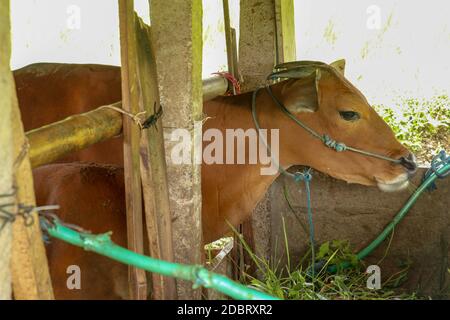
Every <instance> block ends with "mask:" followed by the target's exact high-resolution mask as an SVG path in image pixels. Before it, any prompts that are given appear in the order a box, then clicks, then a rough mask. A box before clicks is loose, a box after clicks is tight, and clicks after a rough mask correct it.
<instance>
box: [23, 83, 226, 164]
mask: <svg viewBox="0 0 450 320" xmlns="http://www.w3.org/2000/svg"><path fill="white" fill-rule="evenodd" d="M227 88H228V81H227V80H226V79H224V78H223V77H211V78H208V79H204V80H203V93H204V95H203V100H204V101H208V100H211V99H214V98H216V97H217V96H220V95H223V94H224V93H225V92H226V91H227ZM109 107H114V108H119V109H121V108H122V102H117V103H115V104H112V105H108V106H102V107H99V108H97V109H94V110H92V111H89V112H86V113H81V114H77V115H74V116H71V117H68V118H66V119H64V120H61V121H58V122H54V123H51V124H49V125H46V126H43V127H40V128H37V129H33V130H30V131H28V132H27V133H26V135H27V138H28V141H29V143H30V150H29V156H30V161H31V166H32V167H33V168H37V167H39V166H42V165H45V164H48V163H52V162H54V161H56V160H58V159H60V158H62V157H64V156H66V155H68V154H71V153H73V152H76V151H79V150H82V149H84V148H87V147H89V146H91V145H93V144H95V143H98V142H101V141H104V140H107V139H110V138H113V137H115V136H117V135H120V134H121V132H122V114H121V113H120V112H117V111H115V110H112V109H110V108H109Z"/></svg>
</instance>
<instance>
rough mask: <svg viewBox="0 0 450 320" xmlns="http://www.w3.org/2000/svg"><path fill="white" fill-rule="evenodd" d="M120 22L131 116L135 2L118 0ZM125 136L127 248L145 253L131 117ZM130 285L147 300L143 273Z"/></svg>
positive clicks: (133, 273) (135, 84) (134, 271)
mask: <svg viewBox="0 0 450 320" xmlns="http://www.w3.org/2000/svg"><path fill="white" fill-rule="evenodd" d="M119 21H120V47H121V60H122V68H121V70H122V103H123V109H124V110H125V111H127V112H130V113H132V114H138V113H139V90H138V89H139V79H138V74H137V66H138V64H137V47H136V32H135V16H134V1H133V0H119ZM123 135H124V174H125V192H126V196H125V200H126V208H127V235H128V248H129V249H130V250H132V251H134V252H137V253H141V254H142V253H143V252H144V235H143V221H142V190H141V175H140V154H139V144H140V128H139V126H137V125H136V124H135V123H134V122H133V121H132V120H131V119H130V118H129V117H125V118H124V121H123ZM129 286H130V287H129V290H130V298H132V299H138V300H145V299H147V280H146V275H145V271H144V270H142V269H138V268H135V267H130V268H129Z"/></svg>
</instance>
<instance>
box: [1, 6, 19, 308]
mask: <svg viewBox="0 0 450 320" xmlns="http://www.w3.org/2000/svg"><path fill="white" fill-rule="evenodd" d="M0 43H2V44H3V45H2V46H0V92H2V94H1V95H0V108H1V114H2V116H1V117H0V150H1V152H0V163H1V165H0V206H2V205H6V204H8V203H11V202H12V203H13V204H14V202H15V199H14V197H12V196H8V194H12V192H13V162H14V160H13V159H14V158H13V140H12V123H11V120H12V109H13V95H15V93H14V92H13V81H14V80H13V78H12V75H11V70H10V67H9V63H10V58H11V26H10V18H9V0H7V1H1V2H0ZM11 209H13V207H10V208H8V207H5V210H11ZM6 219H7V217H3V215H2V214H1V213H0V252H1V254H0V300H10V299H11V269H10V262H11V243H12V225H11V224H10V223H9V222H8V221H7V220H6Z"/></svg>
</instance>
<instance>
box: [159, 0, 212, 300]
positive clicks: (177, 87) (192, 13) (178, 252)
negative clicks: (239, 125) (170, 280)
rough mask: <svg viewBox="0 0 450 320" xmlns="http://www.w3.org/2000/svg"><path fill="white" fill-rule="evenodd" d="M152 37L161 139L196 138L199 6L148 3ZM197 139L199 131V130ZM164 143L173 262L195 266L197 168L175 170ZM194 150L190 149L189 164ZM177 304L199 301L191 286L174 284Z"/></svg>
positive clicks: (177, 1)
mask: <svg viewBox="0 0 450 320" xmlns="http://www.w3.org/2000/svg"><path fill="white" fill-rule="evenodd" d="M150 13H151V25H152V36H153V37H154V43H155V53H156V61H157V69H158V81H159V87H160V96H161V104H162V107H163V110H164V116H163V126H164V128H165V129H164V134H165V136H166V137H170V136H171V134H172V132H173V131H174V130H176V129H187V130H189V132H190V137H191V141H194V139H195V138H196V137H194V135H195V131H194V123H195V122H196V121H199V120H201V119H202V106H203V103H202V1H201V0H173V1H165V0H152V1H150ZM200 134H201V130H200ZM175 143H176V142H171V141H170V139H166V150H167V152H166V155H167V174H168V180H169V192H170V207H171V210H172V218H173V237H174V238H173V244H174V251H175V252H174V253H175V261H177V262H181V263H188V264H200V263H202V260H203V252H204V250H203V248H202V237H201V235H202V225H201V175H200V174H201V172H200V171H201V166H200V164H195V163H194V161H191V162H192V163H191V164H182V165H176V164H174V163H173V162H172V160H171V150H172V147H173V146H174V144H175ZM194 151H195V148H194V147H192V148H191V157H190V158H191V159H194ZM177 289H178V298H179V299H200V290H193V289H192V283H190V282H185V281H181V280H178V281H177Z"/></svg>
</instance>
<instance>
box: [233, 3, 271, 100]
mask: <svg viewBox="0 0 450 320" xmlns="http://www.w3.org/2000/svg"><path fill="white" fill-rule="evenodd" d="M275 34H276V30H275V10H274V0H241V11H240V37H239V70H240V72H241V74H242V76H243V80H244V81H243V83H242V85H241V87H242V88H241V89H242V91H243V92H247V91H252V90H254V89H255V88H256V87H259V86H261V85H263V84H264V83H265V79H266V77H267V75H268V74H269V73H271V72H272V70H273V67H274V64H275Z"/></svg>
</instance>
